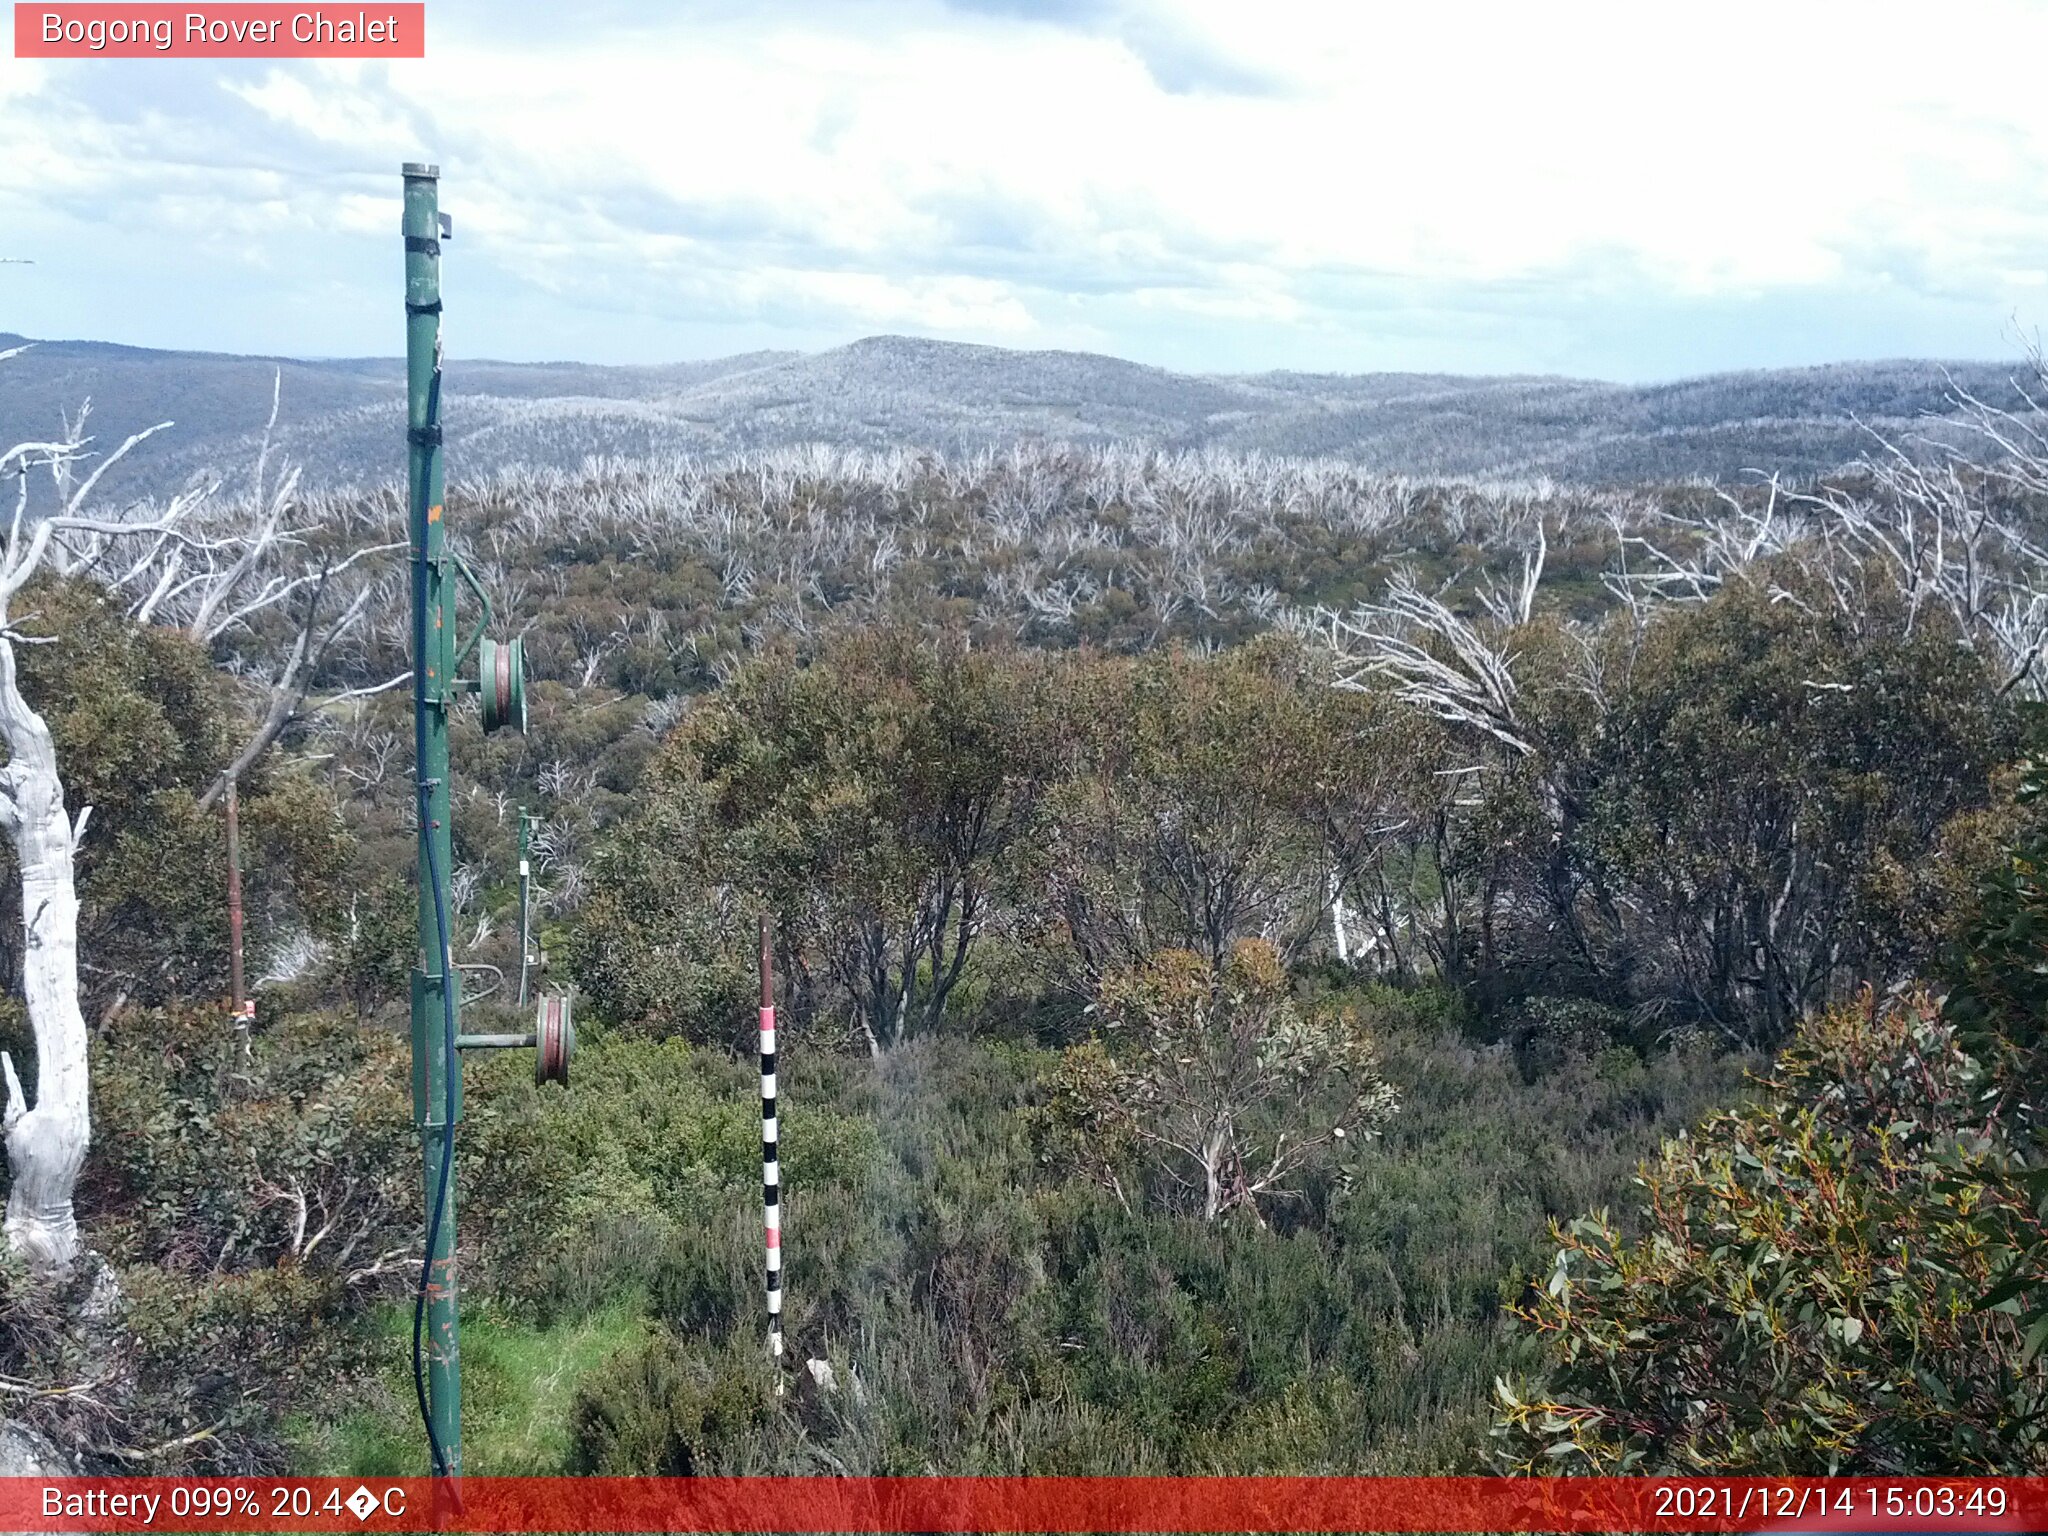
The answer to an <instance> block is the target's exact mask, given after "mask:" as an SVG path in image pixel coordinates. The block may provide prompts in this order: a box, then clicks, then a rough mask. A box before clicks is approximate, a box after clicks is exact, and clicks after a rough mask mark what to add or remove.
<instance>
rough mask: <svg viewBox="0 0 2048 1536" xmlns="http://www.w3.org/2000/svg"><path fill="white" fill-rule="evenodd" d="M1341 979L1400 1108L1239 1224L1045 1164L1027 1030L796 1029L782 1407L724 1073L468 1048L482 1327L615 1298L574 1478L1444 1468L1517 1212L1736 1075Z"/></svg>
mask: <svg viewBox="0 0 2048 1536" xmlns="http://www.w3.org/2000/svg"><path fill="white" fill-rule="evenodd" d="M1349 1001H1350V1002H1351V1004H1352V1005H1353V1006H1354V1007H1355V1008H1356V1009H1357V1010H1359V1012H1360V1013H1361V1015H1362V1016H1363V1017H1364V1018H1365V1019H1367V1020H1369V1021H1370V1023H1371V1025H1372V1028H1373V1032H1374V1035H1375V1038H1376V1039H1378V1040H1379V1042H1380V1043H1381V1048H1382V1054H1383V1069H1384V1071H1385V1072H1386V1074H1387V1076H1388V1077H1389V1078H1390V1079H1391V1080H1394V1081H1398V1082H1400V1083H1401V1084H1402V1085H1403V1102H1402V1105H1401V1109H1400V1112H1399V1113H1398V1114H1397V1115H1395V1116H1394V1117H1393V1118H1391V1119H1390V1120H1389V1121H1387V1123H1386V1125H1385V1128H1384V1132H1383V1134H1382V1135H1381V1137H1380V1138H1379V1139H1377V1140H1376V1141H1371V1142H1365V1141H1363V1139H1361V1143H1360V1144H1359V1145H1358V1146H1357V1147H1356V1149H1355V1151H1354V1154H1353V1155H1351V1156H1349V1157H1347V1159H1346V1160H1345V1161H1344V1162H1343V1163H1342V1164H1338V1165H1332V1166H1330V1167H1329V1168H1327V1169H1325V1170H1322V1171H1321V1172H1320V1173H1318V1175H1317V1176H1316V1177H1315V1178H1314V1179H1313V1180H1312V1181H1310V1182H1309V1183H1308V1184H1307V1185H1306V1186H1305V1188H1304V1192H1303V1198H1302V1199H1301V1200H1300V1201H1297V1202H1288V1203H1286V1204H1285V1205H1284V1206H1283V1207H1282V1208H1281V1209H1280V1210H1278V1211H1277V1212H1276V1216H1275V1220H1274V1222H1273V1223H1272V1225H1271V1226H1270V1227H1269V1228H1266V1229H1262V1228H1261V1227H1259V1226H1258V1225H1257V1224H1254V1223H1251V1222H1248V1221H1246V1222H1224V1223H1222V1224H1220V1225H1218V1224H1209V1223H1205V1222H1203V1221H1202V1220H1201V1219H1200V1218H1199V1216H1198V1215H1195V1216H1190V1215H1183V1214H1178V1213H1176V1212H1175V1211H1174V1210H1173V1209H1172V1208H1170V1207H1169V1206H1167V1205H1166V1204H1163V1203H1161V1204H1154V1203H1153V1202H1150V1201H1136V1202H1134V1208H1133V1209H1125V1208H1124V1207H1123V1206H1122V1205H1121V1204H1119V1202H1118V1201H1117V1199H1116V1198H1115V1197H1114V1196H1113V1195H1111V1194H1110V1193H1108V1192H1107V1191H1105V1190H1103V1189H1102V1188H1100V1187H1099V1186H1098V1185H1097V1184H1095V1183H1094V1182H1093V1181H1091V1180H1090V1179H1088V1178H1087V1177H1086V1176H1085V1175H1082V1174H1079V1173H1076V1172H1073V1171H1070V1170H1067V1169H1064V1168H1062V1167H1059V1166H1057V1165H1054V1164H1048V1163H1047V1162H1046V1161H1044V1160H1043V1158H1042V1156H1041V1154H1040V1150H1039V1144H1038V1141H1037V1139H1036V1136H1035V1134H1034V1112H1035V1111H1036V1110H1037V1109H1038V1108H1040V1107H1041V1106H1042V1105H1043V1104H1044V1102H1045V1100H1046V1097H1047V1095H1048V1093H1049V1091H1050V1087H1051V1079H1052V1076H1053V1075H1054V1074H1055V1073H1056V1072H1057V1070H1058V1065H1059V1053H1058V1052H1056V1051H1051V1050H1047V1049H1045V1048H1042V1047H1036V1046H1023V1045H1002V1044H995V1043H987V1042H980V1041H972V1040H962V1039H929V1040H919V1041H913V1042H911V1043H909V1044H906V1045H905V1046H903V1047H902V1048H900V1049H899V1050H896V1051H894V1052H892V1053H891V1054H890V1055H889V1056H888V1057H887V1058H886V1059H885V1060H884V1061H883V1062H882V1063H881V1064H880V1065H879V1066H874V1065H870V1064H869V1063H868V1062H866V1061H865V1060H862V1059H861V1058H859V1057H850V1056H846V1055H840V1054H835V1053H827V1052H820V1051H816V1050H795V1051H792V1052H791V1054H790V1056H789V1058H788V1061H787V1065H786V1067H785V1075H784V1097H785V1104H786V1110H785V1120H784V1131H783V1148H784V1170H785V1178H786V1180H787V1183H788V1188H789V1194H788V1200H787V1205H786V1218H785V1219H786V1230H787V1232H788V1234H789V1236H788V1243H789V1249H788V1252H789V1264H790V1268H789V1271H788V1278H787V1286H788V1295H789V1312H788V1314H787V1331H788V1339H789V1345H790V1354H791V1360H790V1377H791V1382H790V1387H789V1393H788V1395H787V1396H786V1397H784V1398H783V1399H781V1400H780V1401H779V1402H778V1401H777V1399H776V1398H775V1397H774V1396H773V1394H772V1391H771V1390H770V1379H769V1373H768V1368H767V1357H766V1352H765V1349H764V1347H763V1339H764V1331H763V1330H764V1315H763V1312H762V1307H761V1290H760V1274H759V1246H760V1231H759V1211H758V1207H757V1204H756V1200H757V1196H758V1179H759V1163H758V1158H759V1146H758V1140H757V1136H756V1126H755V1110H754V1106H753V1104H752V1102H751V1098H750V1089H751V1087H752V1082H751V1075H750V1072H749V1070H748V1066H747V1064H746V1063H744V1062H741V1061H735V1060H733V1059H731V1058H730V1057H728V1056H727V1055H725V1053H724V1052H722V1051H720V1050H718V1049H716V1048H715V1047H692V1046H688V1045H686V1044H684V1043H682V1042H679V1041H668V1042H659V1043H657V1042H649V1041H645V1040H641V1039H634V1038H613V1039H608V1040H605V1041H603V1042H602V1043H599V1044H595V1045H593V1046H592V1047H591V1049H590V1051H589V1053H588V1055H587V1057H586V1058H585V1061H586V1063H587V1066H586V1067H585V1069H584V1070H583V1071H582V1075H581V1081H580V1082H579V1084H578V1089H577V1091H576V1092H575V1093H573V1094H570V1095H566V1096H565V1095H561V1094H555V1093H542V1092H540V1091H538V1090H536V1089H534V1087H533V1086H532V1084H531V1083H530V1082H529V1081H527V1080H526V1078H525V1077H524V1076H523V1075H522V1074H521V1072H520V1069H519V1065H518V1064H517V1063H512V1062H503V1063H495V1064H492V1065H491V1066H490V1067H488V1068H486V1070H485V1071H483V1072H481V1073H478V1074H476V1075H475V1076H474V1077H473V1078H472V1087H471V1094H470V1103H469V1128H470V1129H469V1136H468V1140H467V1144H466V1145H467V1149H468V1151H467V1156H468V1158H469V1162H468V1163H467V1164H466V1166H465V1170H464V1174H465V1180H466V1186H465V1187H466V1188H467V1189H468V1190H469V1191H470V1194H469V1203H468V1207H467V1214H466V1217H465V1220H466V1222H467V1224H468V1230H469V1231H470V1232H471V1233H472V1234H473V1235H474V1237H473V1240H474V1242H475V1244H476V1259H475V1262H474V1264H473V1266H472V1269H471V1274H472V1276H473V1283H477V1284H480V1285H482V1286H483V1287H484V1288H485V1290H484V1292H483V1293H482V1294H486V1295H488V1296H489V1297H490V1298H491V1303H490V1306H491V1309H492V1311H493V1312H495V1313H496V1314H499V1315H502V1316H504V1317H505V1318H506V1323H504V1324H491V1325H489V1326H490V1327H492V1328H493V1329H497V1328H500V1327H504V1326H510V1325H513V1324H514V1323H516V1324H517V1325H518V1326H521V1327H525V1328H530V1329H534V1330H546V1331H547V1335H548V1336H550V1337H557V1336H563V1335H565V1334H567V1333H572V1332H573V1331H574V1330H575V1328H576V1327H577V1326H578V1325H579V1323H581V1322H582V1321H583V1320H586V1319H592V1318H595V1319H600V1320H602V1319H605V1318H609V1317H614V1316H617V1315H618V1312H619V1309H620V1308H624V1309H626V1310H627V1312H628V1313H630V1314H631V1315H634V1316H637V1317H638V1318H639V1319H640V1322H639V1325H638V1328H637V1333H636V1334H635V1335H634V1336H633V1337H632V1338H631V1341H630V1342H626V1343H623V1344H622V1345H621V1346H620V1347H619V1348H618V1349H617V1352H616V1353H615V1354H614V1355H613V1356H612V1357H611V1358H610V1359H609V1361H608V1363H606V1364H605V1365H604V1366H603V1367H602V1368H601V1369H598V1370H596V1371H595V1372H594V1373H593V1374H591V1375H590V1376H589V1377H588V1378H587V1379H585V1380H584V1381H583V1383H582V1385H581V1387H580V1389H579V1391H578V1394H577V1396H576V1398H575V1401H574V1404H573V1407H572V1409H571V1415H570V1420H569V1428H570V1437H569V1442H568V1446H567V1450H566V1458H567V1459H566V1465H567V1466H569V1467H571V1468H580V1469H583V1470H591V1471H605V1472H678V1471H685V1470H694V1471H697V1472H763V1471H787V1472H814V1473H815V1472H827V1471H835V1470H840V1469H842V1468H843V1469H845V1470H849V1471H855V1472H860V1471H873V1472H909V1473H914V1472H924V1471H933V1470H939V1471H953V1472H974V1471H987V1472H1017V1471H1026V1470H1029V1471H1039V1472H1059V1471H1071V1472H1088V1471H1099V1472H1132V1471H1202V1470H1211V1471H1226V1472H1249V1471H1259V1470H1268V1471H1286V1470H1301V1471H1341V1470H1351V1471H1396V1470H1413V1471H1424V1470H1437V1471H1450V1470H1456V1469H1459V1468H1461V1467H1464V1466H1468V1465H1470V1464H1471V1459H1472V1458H1473V1457H1474V1456H1476V1454H1477V1453H1478V1451H1479V1449H1480V1447H1481V1446H1482V1444H1483V1442H1484V1436H1485V1426H1486V1419H1487V1407H1486V1394H1487V1392H1488V1391H1489V1390H1490V1385H1491V1382H1492V1380H1493V1378H1494V1376H1495V1375H1497V1374H1498V1373H1500V1372H1501V1371H1502V1370H1504V1369H1505V1368H1507V1366H1508V1364H1509V1363H1510V1362H1511V1361H1512V1360H1513V1359H1514V1358H1515V1357H1514V1354H1513V1351H1512V1349H1511V1347H1510V1346H1509V1344H1508V1343H1507V1341H1506V1340H1505V1338H1504V1335H1503V1332H1502V1327H1501V1323H1502V1306H1503V1302H1504V1301H1512V1300H1513V1299H1514V1298H1515V1297H1516V1295H1517V1294H1519V1292H1520V1290H1521V1288H1522V1286H1523V1284H1524V1283H1525V1280H1526V1278H1527V1277H1529V1276H1531V1275H1535V1274H1538V1273H1539V1272H1540V1271H1541V1270H1542V1268H1543V1266H1544V1265H1545V1263H1546V1262H1547V1258H1548V1252H1547V1248H1546V1245H1545V1241H1544V1233H1545V1227H1546V1223H1547V1221H1548V1220H1549V1219H1550V1218H1551V1217H1552V1216H1561V1215H1564V1214H1566V1213H1570V1212H1575V1211H1577V1210H1579V1209H1581V1208H1583V1207H1584V1206H1585V1205H1587V1204H1588V1203H1594V1202H1599V1201H1602V1200H1606V1199H1610V1198H1612V1197H1613V1195H1614V1194H1615V1193H1616V1192H1617V1191H1619V1190H1620V1188H1621V1187H1622V1185H1623V1183H1624V1182H1625V1180H1626V1178H1627V1176H1628V1174H1629V1171H1630V1169H1631V1168H1632V1167H1633V1165H1634V1162H1635V1159H1636V1158H1637V1156H1638V1155H1639V1152H1640V1149H1641V1148H1642V1147H1643V1146H1644V1145H1646V1144H1648V1143H1650V1142H1652V1141H1654V1138H1655V1137H1656V1136H1657V1135H1658V1134H1659V1133H1660V1132H1663V1131H1668V1130H1671V1129H1675V1128H1676V1127H1678V1126H1679V1125H1682V1124H1684V1123H1685V1122H1687V1121H1688V1120H1690V1119H1692V1118H1694V1117H1695V1116H1697V1115H1698V1114H1699V1113H1700V1112H1702V1111H1703V1110H1704V1109H1705V1108H1706V1107H1707V1106H1709V1105H1711V1104H1714V1103H1717V1102H1721V1101H1723V1100H1724V1099H1725V1098H1726V1097H1727V1096H1728V1095H1729V1094H1731V1093H1736V1092H1739V1091H1740V1090H1739V1072H1740V1064H1739V1063H1738V1062H1735V1061H1729V1060H1721V1061H1718V1062H1717V1061H1716V1060H1715V1059H1714V1058H1713V1057H1712V1056H1711V1055H1710V1054H1692V1055H1687V1056H1682V1057H1672V1056H1665V1057H1661V1058H1659V1059H1658V1060H1657V1061H1655V1062H1653V1063H1645V1062H1643V1061H1642V1060H1641V1059H1640V1058H1638V1057H1636V1056H1634V1055H1633V1054H1632V1053H1621V1054H1620V1055H1617V1054H1614V1053H1609V1054H1608V1055H1606V1056H1605V1057H1602V1058H1599V1059H1595V1058H1591V1057H1588V1056H1585V1055H1583V1054H1579V1053H1569V1054H1565V1055H1561V1056H1559V1057H1558V1058H1557V1059H1556V1060H1554V1061H1553V1062H1552V1063H1550V1064H1549V1065H1548V1066H1547V1067H1545V1068H1543V1069H1541V1070H1539V1071H1535V1072H1533V1073H1532V1072H1527V1071H1525V1070H1524V1069H1523V1067H1522V1066H1521V1065H1520V1064H1519V1063H1518V1062H1517V1060H1516V1058H1515V1055H1514V1053H1513V1052H1512V1051H1509V1050H1506V1049H1502V1048H1490V1047H1487V1046H1485V1045H1481V1044H1475V1042H1474V1041H1473V1039H1472V1037H1471V1035H1470V1033H1469V1030H1468V1028H1467V1026H1466V1024H1465V1022H1464V1021H1463V1018H1462V1015H1461V1012H1460V1010H1459V1008H1458V1006H1457V1004H1456V1003H1455V1002H1454V1001H1452V1000H1450V999H1448V998H1446V997H1444V996H1442V995H1441V994H1436V995H1427V996H1422V997H1416V998H1404V997H1401V996H1399V995H1397V994H1393V993H1386V992H1373V993H1370V994H1366V995H1359V996H1354V997H1352V998H1350V999H1349ZM1624 1058H1625V1059H1624ZM479 1315H484V1314H482V1313H481V1312H480V1313H479ZM810 1359H816V1360H821V1361H826V1362H829V1363H830V1364H831V1365H832V1366H833V1374H834V1378H835V1383H836V1385H835V1389H834V1390H832V1391H830V1392H822V1391H820V1390H819V1389H818V1388H817V1387H816V1386H815V1384H814V1383H813V1381H812V1379H811V1377H810V1375H809V1374H808V1373H807V1372H805V1371H804V1369H803V1367H802V1362H804V1361H806V1360H810ZM393 1385H396V1384H395V1383H394V1384H393ZM385 1390H386V1391H387V1392H388V1391H390V1390H391V1388H389V1387H387V1388H386V1389H385ZM370 1469H371V1466H370V1465H366V1466H365V1467H364V1470H370ZM476 1470H478V1471H550V1470H560V1465H559V1464H557V1465H550V1464H547V1463H545V1462H525V1463H514V1462H512V1461H509V1460H508V1461H507V1462H506V1463H502V1464H498V1465H495V1466H485V1465H480V1466H478V1467H477V1468H476Z"/></svg>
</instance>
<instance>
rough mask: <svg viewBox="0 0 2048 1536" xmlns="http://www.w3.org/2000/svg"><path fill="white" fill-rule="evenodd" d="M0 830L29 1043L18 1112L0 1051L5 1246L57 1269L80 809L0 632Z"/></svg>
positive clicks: (76, 1125) (71, 1240) (75, 1136)
mask: <svg viewBox="0 0 2048 1536" xmlns="http://www.w3.org/2000/svg"><path fill="white" fill-rule="evenodd" d="M0 737H4V738H5V740H6V743H7V758H8V760H7V766H6V767H5V768H4V769H0V786H4V789H5V800H4V802H0V826H4V827H5V829H6V832H7V835H8V837H9V838H10V839H11V840H12V841H13V843H14V853H15V859H16V862H17V863H18V864H19V865H20V867H21V910H22V914H23V921H24V925H25V927H26V929H27V934H26V945H25V952H24V954H23V958H22V989H23V991H24V993H25V994H26V998H27V1003H28V1016H29V1022H30V1024H31V1025H32V1026H33V1027H34V1030H35V1040H36V1100H35V1107H34V1108H30V1107H29V1104H28V1100H27V1097H26V1095H24V1093H23V1092H22V1086H21V1079H20V1077H19V1076H18V1075H17V1074H16V1072H15V1070H14V1062H13V1060H12V1059H11V1058H10V1057H9V1056H8V1054H7V1053H6V1052H5V1051H0V1071H4V1072H5V1074H6V1078H7V1108H6V1112H5V1121H4V1123H5V1126H6V1134H7V1166H8V1171H9V1172H10V1173H11V1174H12V1175H13V1184H12V1186H11V1187H10V1188H9V1190H8V1193H7V1242H8V1246H9V1247H11V1248H12V1249H13V1250H14V1251H15V1252H16V1253H17V1254H20V1255H21V1256H22V1257H23V1258H24V1259H26V1260H27V1261H28V1262H29V1263H30V1264H32V1265H34V1266H36V1267H37V1268H40V1269H49V1270H64V1269H69V1268H70V1267H71V1264H72V1261H73V1260H75V1259H76V1258H77V1257H78V1222H77V1219H76V1218H75V1217H74V1216H73V1214H72V1209H71V1191H72V1189H73V1187H74V1186H75V1185H76V1184H77V1183H78V1170H79V1168H80V1167H81V1166H82V1165H83V1164H84V1162H85V1149H86V1146H87V1144H88V1143H89V1142H90V1140H91V1139H92V1124H91V1119H90V1116H89V1113H88V1110H87V1104H86V1055H85V1046H86V1032H85V1016H84V1015H83V1014H82V1013H81V1012H80V1011H79V1006H78V892H77V888H76V885H75V883H74V881H73V878H72V855H73V853H74V852H75V851H76V850H77V846H78V838H79V836H80V834H82V833H83V832H84V830H85V821H86V816H87V815H88V814H90V812H89V810H87V811H81V812H80V813H79V816H78V820H77V822H76V823H75V824H74V823H73V821H72V819H71V817H70V816H69V815H68V814H67V813H66V811H65V809H64V784H63V780H62V779H61V778H60V777H59V776H58V773H57V749H56V747H55V745H54V744H53V743H52V741H51V739H50V727H49V726H48V725H47V724H46V723H45V722H44V720H43V717H42V716H41V715H39V714H37V713H36V712H35V710H34V709H32V708H30V706H29V703H28V701H27V700H26V699H24V698H23V697H22V696H21V690H20V688H18V687H17V686H16V683H15V666H14V640H13V638H12V637H11V636H8V635H4V634H0Z"/></svg>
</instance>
